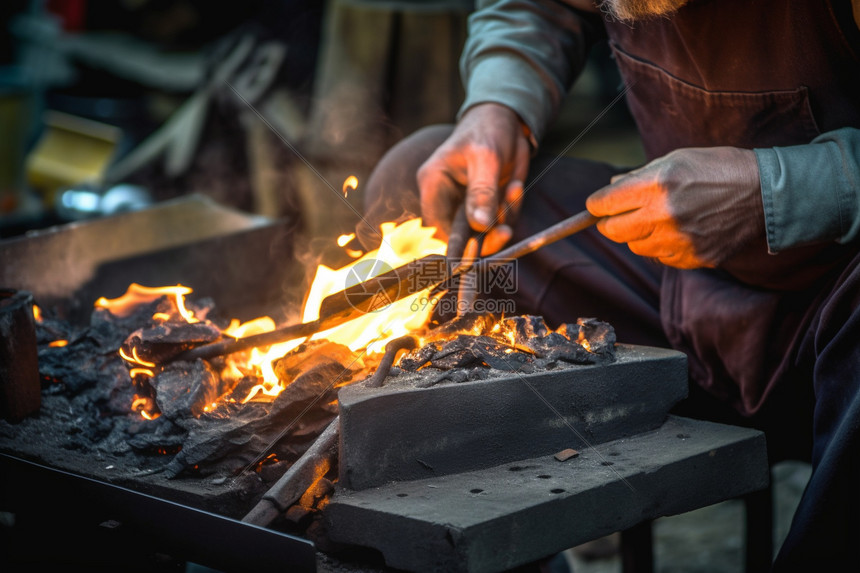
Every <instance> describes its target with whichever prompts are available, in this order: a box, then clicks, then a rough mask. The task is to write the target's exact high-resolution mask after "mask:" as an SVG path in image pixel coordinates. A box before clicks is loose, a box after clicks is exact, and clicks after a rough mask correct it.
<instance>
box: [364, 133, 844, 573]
mask: <svg viewBox="0 0 860 573" xmlns="http://www.w3.org/2000/svg"><path fill="white" fill-rule="evenodd" d="M451 129H452V128H451V126H434V127H430V128H425V129H423V130H421V131H419V132H417V133H415V134H413V135H412V136H410V137H409V138H407V139H406V140H404V141H401V142H400V143H399V144H397V145H396V146H394V147H393V148H392V149H391V150H390V151H389V152H388V153H387V154H386V156H385V157H384V158H383V159H382V161H381V162H380V163H379V165H378V166H377V167H376V169H375V170H374V172H373V173H372V175H371V177H370V179H369V181H368V184H367V186H366V187H365V201H366V202H365V221H362V222H360V223H359V224H358V225H357V228H356V231H357V234H358V237H359V239H360V240H361V241H362V243H363V244H364V245H365V246H366V247H368V248H370V247H375V246H376V245H377V244H378V240H379V239H378V236H377V235H375V234H374V233H372V232H370V226H369V225H368V223H369V224H370V225H372V226H377V225H378V224H379V223H381V222H383V221H393V220H398V219H406V218H411V217H415V216H419V214H420V207H419V202H418V191H417V182H416V178H415V174H416V171H417V169H418V167H419V166H420V165H421V163H422V162H423V161H424V160H425V159H426V158H427V157H428V156H429V155H430V154H431V153H432V152H433V151H434V150H435V149H436V147H437V146H438V145H439V144H440V143H441V142H442V141H443V140H444V139H445V137H447V135H448V134H449V133H450V131H451ZM551 163H552V165H551V167H550V168H549V169H547V170H546V172H544V170H545V168H546V167H548V166H550V164H551ZM618 171H619V169H618V168H616V167H613V166H610V165H606V164H602V163H597V162H593V161H585V160H578V159H573V158H561V159H560V160H558V161H557V162H556V161H555V158H551V157H540V156H538V157H537V158H535V159H534V160H533V162H532V165H531V168H530V173H531V177H532V179H530V180H529V181H527V183H526V188H527V192H526V197H525V200H524V202H523V208H522V212H521V213H520V216H519V217H518V220H517V221H515V222H514V225H513V227H514V237H513V239H512V240H513V241H517V240H519V239H522V238H524V237H527V236H529V235H531V234H533V233H535V232H537V231H539V230H541V229H544V228H546V227H547V226H549V225H551V224H552V223H555V222H557V221H559V220H561V219H563V218H565V217H567V216H570V215H573V214H575V213H577V212H579V211H581V210H583V209H584V206H585V199H586V197H587V196H588V195H589V194H590V193H592V192H593V191H595V190H597V189H598V188H600V187H601V186H603V185H605V184H606V183H608V182H609V178H610V177H611V176H612V175H613V174H615V173H617V172H618ZM539 174H540V177H539V178H536V176H537V175H539ZM683 273H686V274H683ZM516 279H517V285H516V286H517V288H516V292H515V293H506V294H505V296H506V297H512V298H513V299H514V301H515V304H516V310H517V313H518V314H537V315H541V316H543V317H544V318H545V319H546V320H547V322H548V323H549V324H550V325H551V326H555V325H557V324H559V323H561V322H571V321H575V320H576V319H577V318H580V317H594V318H598V319H600V320H604V321H606V322H609V323H610V324H612V325H613V327H614V328H615V330H616V334H617V337H618V340H619V342H624V343H629V344H641V345H649V346H662V347H668V346H672V347H675V348H677V349H678V350H681V351H683V352H685V353H687V355H688V357H689V358H690V362H691V371H690V372H691V380H692V381H693V383H692V384H691V387H690V397H689V398H688V399H687V400H685V401H684V402H683V403H682V404H680V405H679V406H678V408H677V409H676V413H678V414H682V415H688V416H692V417H697V418H704V419H710V420H713V421H719V422H724V423H733V424H738V425H745V426H751V427H757V428H759V429H761V430H763V431H764V432H765V434H766V437H767V442H768V450H769V456H770V459H771V462H772V463H773V462H777V461H780V460H785V459H797V460H804V461H809V462H811V463H812V467H813V473H812V477H811V480H810V482H809V484H808V486H807V488H806V491H805V492H804V494H803V497H802V499H801V502H800V505H799V507H798V509H797V512H796V514H795V517H794V521H793V524H792V527H791V530H790V532H789V534H788V538H787V539H786V541H785V543H784V544H783V547H782V549H781V551H780V553H779V555H778V556H777V559H776V562H775V565H774V570H775V571H794V570H812V569H813V568H816V569H819V568H821V566H825V568H827V566H828V565H830V566H833V567H838V569H831V570H858V568H860V257H855V258H854V260H853V261H851V262H850V263H849V264H847V265H846V266H845V267H844V268H842V269H841V270H840V271H839V272H838V273H835V274H834V275H833V276H832V277H830V278H829V279H828V280H826V281H823V282H821V283H819V284H817V285H816V286H815V287H814V288H812V289H807V290H806V291H804V292H797V293H793V292H787V293H786V292H779V293H777V292H768V291H765V290H763V289H760V288H755V287H748V286H746V285H744V284H740V283H739V282H738V281H734V280H733V279H732V277H730V276H726V275H725V274H723V273H720V272H719V271H703V272H696V271H694V272H693V273H690V272H689V271H676V270H674V269H666V268H665V267H663V266H661V265H660V264H658V263H656V262H653V261H651V260H648V259H644V258H642V257H639V256H637V255H634V254H633V253H632V252H630V250H629V249H628V248H627V247H626V245H618V244H615V243H612V242H611V241H609V240H608V239H606V238H604V237H603V236H601V235H600V234H599V233H598V232H597V231H596V229H594V228H592V229H589V230H586V231H584V232H581V233H579V234H577V235H575V236H573V237H571V238H569V239H566V240H564V241H560V242H558V243H555V244H552V245H549V246H546V247H544V248H542V249H540V250H539V251H537V252H535V253H533V254H531V255H528V256H526V257H524V258H522V259H520V260H519V261H518V264H517V270H516ZM690 279H692V280H690ZM679 309H684V312H680V311H679ZM708 313H710V314H708ZM679 316H680V318H678V317H679ZM747 338H748V339H749V341H750V343H749V345H748V347H744V344H743V342H744V341H745V340H746V339H747ZM738 341H740V342H741V343H740V344H739V343H738ZM762 341H766V342H762ZM755 345H760V346H761V348H756V347H755ZM738 347H739V348H738ZM756 384H758V385H759V386H760V388H759V389H755V385H756ZM750 385H752V386H753V388H754V391H750V390H749V389H748V388H747V387H748V386H750ZM750 396H753V398H750ZM816 566H817V567H816ZM846 567H848V569H845V568H846Z"/></svg>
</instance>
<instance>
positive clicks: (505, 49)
mask: <svg viewBox="0 0 860 573" xmlns="http://www.w3.org/2000/svg"><path fill="white" fill-rule="evenodd" d="M588 27H589V24H588V23H587V22H586V21H585V19H584V17H583V16H582V14H580V13H579V12H577V11H576V10H574V9H573V8H570V7H569V6H567V5H565V4H564V3H563V2H555V1H552V0H533V1H524V0H484V1H479V2H477V10H476V11H475V12H473V13H472V15H471V16H470V17H469V35H468V39H467V41H466V45H465V47H464V49H463V53H462V56H461V58H460V74H461V76H462V79H463V85H464V86H465V89H466V99H465V101H464V102H463V105H462V106H461V107H460V111H459V112H458V115H457V118H458V119H459V118H460V117H461V116H462V115H463V113H465V111H466V110H468V109H469V108H470V107H472V106H474V105H476V104H479V103H488V102H494V103H499V104H502V105H505V106H507V107H510V108H511V109H513V110H514V111H515V112H517V114H519V116H520V118H522V120H523V121H524V122H525V124H526V125H527V126H528V127H529V129H530V130H531V132H532V135H533V137H534V139H533V142H535V141H540V140H541V138H542V137H543V135H544V134H545V133H546V130H547V126H548V125H549V124H550V122H551V121H552V120H553V119H554V118H555V116H556V114H557V112H558V109H559V107H560V105H561V101H562V99H563V98H564V96H565V94H566V93H567V91H568V89H570V86H571V84H572V83H573V80H574V79H575V78H576V77H577V76H578V75H579V73H580V72H581V71H582V68H583V66H584V65H585V57H586V54H587V43H588V37H589V31H588V30H587V28H588Z"/></svg>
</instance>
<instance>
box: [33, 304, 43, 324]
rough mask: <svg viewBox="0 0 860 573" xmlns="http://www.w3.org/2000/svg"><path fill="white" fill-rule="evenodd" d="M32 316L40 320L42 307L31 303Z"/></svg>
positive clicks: (37, 320)
mask: <svg viewBox="0 0 860 573" xmlns="http://www.w3.org/2000/svg"><path fill="white" fill-rule="evenodd" d="M33 318H35V319H36V322H42V309H41V308H39V307H38V306H37V305H35V304H34V305H33Z"/></svg>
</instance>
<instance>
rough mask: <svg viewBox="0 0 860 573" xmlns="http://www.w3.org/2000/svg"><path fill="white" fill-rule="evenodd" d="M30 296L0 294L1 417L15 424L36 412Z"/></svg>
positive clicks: (37, 389) (37, 399)
mask: <svg viewBox="0 0 860 573" xmlns="http://www.w3.org/2000/svg"><path fill="white" fill-rule="evenodd" d="M34 320H35V319H34V317H33V295H32V294H30V293H29V292H26V291H15V290H0V417H2V418H3V419H4V420H7V421H9V422H12V423H17V422H20V421H21V420H23V419H24V418H26V417H27V416H29V415H31V414H35V413H36V412H38V411H39V408H40V406H41V404H42V394H41V384H40V382H39V361H38V349H37V346H36V325H35V323H34Z"/></svg>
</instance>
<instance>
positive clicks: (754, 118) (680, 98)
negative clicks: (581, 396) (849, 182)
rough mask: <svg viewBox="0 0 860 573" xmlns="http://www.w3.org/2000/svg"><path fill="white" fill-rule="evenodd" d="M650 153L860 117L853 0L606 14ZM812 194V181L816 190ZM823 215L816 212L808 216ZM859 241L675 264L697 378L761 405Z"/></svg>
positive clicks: (666, 289)
mask: <svg viewBox="0 0 860 573" xmlns="http://www.w3.org/2000/svg"><path fill="white" fill-rule="evenodd" d="M607 31H608V35H609V38H610V45H611V47H612V50H613V52H614V55H615V59H616V61H617V63H618V66H619V69H620V71H621V73H622V76H623V77H624V80H625V83H626V84H627V85H632V88H631V89H630V91H629V92H628V104H629V106H630V110H631V112H632V114H633V116H634V118H635V120H636V122H637V125H638V128H639V131H640V133H641V135H642V139H643V143H644V147H645V151H646V154H647V156H648V158H649V159H653V158H655V157H659V156H662V155H664V154H666V153H668V152H669V151H671V150H673V149H678V148H683V147H709V146H722V145H728V146H735V147H743V148H748V149H751V148H754V147H762V148H763V147H774V146H789V145H798V144H805V143H809V142H810V141H811V140H812V139H813V138H814V137H816V136H817V135H819V134H820V133H823V132H826V131H830V130H833V129H836V128H839V127H845V126H853V127H860V32H858V30H857V27H856V25H855V24H854V22H853V18H852V13H851V1H850V0H830V1H822V0H756V1H755V2H750V1H749V0H698V1H696V0H693V1H691V2H690V4H688V5H687V6H685V7H684V8H682V9H681V10H680V11H679V12H678V13H677V14H676V15H674V16H673V17H671V18H657V19H653V20H649V21H645V22H642V23H637V24H634V25H632V26H631V25H625V24H621V23H618V22H612V23H607ZM808 192H809V193H815V189H809V190H808ZM810 216H814V214H810ZM857 253H858V245H856V244H851V245H836V244H828V245H819V246H810V247H803V248H798V249H791V250H789V251H785V252H783V253H780V254H779V255H769V254H767V246H766V244H765V243H764V240H763V239H762V242H761V243H760V244H757V245H753V246H751V247H750V248H749V249H748V250H746V251H745V252H744V253H742V254H740V255H739V256H738V257H736V258H734V259H733V260H731V261H730V262H728V263H727V264H726V265H725V266H724V268H722V269H720V270H697V271H681V270H677V269H667V270H666V272H665V275H664V281H663V286H662V293H661V307H662V310H661V313H662V316H661V318H662V322H663V327H664V329H665V330H666V333H667V336H668V337H669V339H670V341H671V342H672V344H673V345H674V346H675V347H676V348H678V349H680V350H683V351H685V352H687V353H688V355H689V357H690V369H691V376H692V377H693V379H694V380H695V381H697V382H698V383H699V384H700V385H702V386H703V387H705V388H706V389H708V390H709V391H711V392H712V393H714V394H716V395H718V396H720V397H721V398H723V399H724V400H728V401H730V402H731V403H733V404H734V406H735V407H736V409H737V410H739V411H740V412H742V413H744V414H747V415H750V414H753V413H755V412H756V411H757V410H758V409H759V408H760V407H761V405H762V403H763V401H764V399H765V398H766V397H767V395H768V393H769V392H770V391H771V389H772V387H773V384H774V383H775V382H776V381H778V380H780V379H782V378H784V377H785V376H786V375H787V374H790V375H791V376H795V377H796V376H797V375H799V374H803V373H799V372H796V371H794V372H792V368H794V367H795V365H794V363H793V354H794V352H795V350H796V346H797V340H798V339H799V337H800V336H801V335H802V332H803V331H804V330H805V328H806V326H807V325H808V321H809V319H810V315H811V313H812V312H813V311H814V308H815V306H816V305H815V301H816V299H817V298H819V297H820V296H823V294H824V293H825V292H827V291H828V290H829V289H828V285H832V284H833V282H834V281H835V280H836V276H837V275H838V274H839V271H840V269H842V268H844V267H845V265H847V264H848V262H849V261H850V260H851V259H853V258H854V256H855V255H856V254H857Z"/></svg>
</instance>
